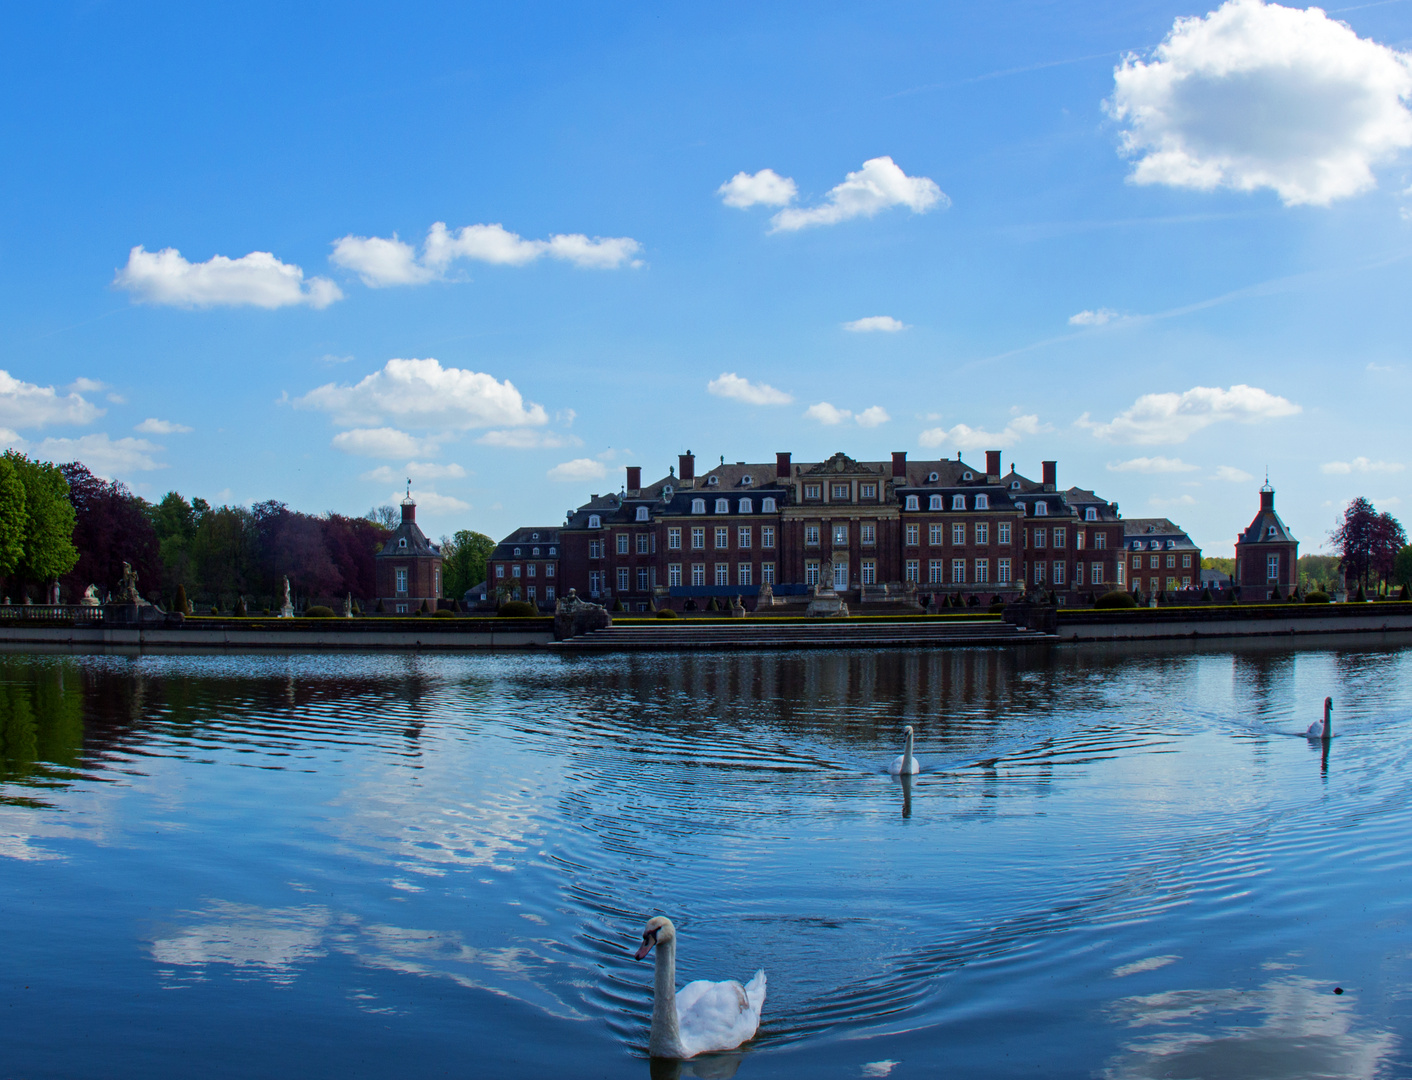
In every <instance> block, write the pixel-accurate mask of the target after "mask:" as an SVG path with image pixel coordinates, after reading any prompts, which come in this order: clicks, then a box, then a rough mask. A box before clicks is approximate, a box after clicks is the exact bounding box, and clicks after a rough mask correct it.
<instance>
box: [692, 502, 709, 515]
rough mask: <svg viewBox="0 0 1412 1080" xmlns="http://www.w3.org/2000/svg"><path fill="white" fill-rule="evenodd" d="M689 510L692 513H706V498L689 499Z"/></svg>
mask: <svg viewBox="0 0 1412 1080" xmlns="http://www.w3.org/2000/svg"><path fill="white" fill-rule="evenodd" d="M691 512H692V513H693V514H704V513H706V500H705V499H692V500H691Z"/></svg>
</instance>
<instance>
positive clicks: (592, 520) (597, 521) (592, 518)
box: [588, 514, 603, 529]
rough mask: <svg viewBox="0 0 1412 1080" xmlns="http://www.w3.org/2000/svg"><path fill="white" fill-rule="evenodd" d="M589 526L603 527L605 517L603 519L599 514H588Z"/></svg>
mask: <svg viewBox="0 0 1412 1080" xmlns="http://www.w3.org/2000/svg"><path fill="white" fill-rule="evenodd" d="M588 527H589V528H590V529H601V528H603V519H602V518H601V517H599V516H598V515H597V514H589V515H588Z"/></svg>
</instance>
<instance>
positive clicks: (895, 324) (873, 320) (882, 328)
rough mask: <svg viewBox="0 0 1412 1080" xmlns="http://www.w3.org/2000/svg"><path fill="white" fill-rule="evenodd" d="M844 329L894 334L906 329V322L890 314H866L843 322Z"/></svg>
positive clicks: (863, 332) (854, 331)
mask: <svg viewBox="0 0 1412 1080" xmlns="http://www.w3.org/2000/svg"><path fill="white" fill-rule="evenodd" d="M843 328H844V329H845V330H850V331H852V332H853V333H855V334H896V333H897V332H899V331H901V330H906V329H907V324H906V323H905V322H903V321H902V320H901V319H894V318H893V317H892V316H891V315H868V316H866V317H864V318H862V319H854V320H853V321H852V322H846V323H844V324H843Z"/></svg>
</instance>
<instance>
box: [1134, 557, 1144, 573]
mask: <svg viewBox="0 0 1412 1080" xmlns="http://www.w3.org/2000/svg"><path fill="white" fill-rule="evenodd" d="M1133 569H1134V570H1141V569H1142V556H1141V555H1134V556H1133Z"/></svg>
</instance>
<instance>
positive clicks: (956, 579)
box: [951, 559, 966, 585]
mask: <svg viewBox="0 0 1412 1080" xmlns="http://www.w3.org/2000/svg"><path fill="white" fill-rule="evenodd" d="M951 583H952V584H953V585H964V584H966V560H965V559H952V560H951Z"/></svg>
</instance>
